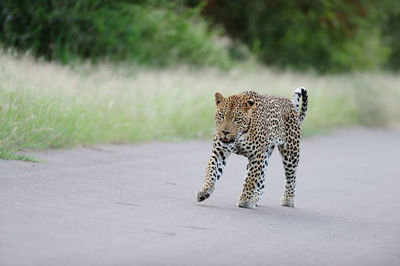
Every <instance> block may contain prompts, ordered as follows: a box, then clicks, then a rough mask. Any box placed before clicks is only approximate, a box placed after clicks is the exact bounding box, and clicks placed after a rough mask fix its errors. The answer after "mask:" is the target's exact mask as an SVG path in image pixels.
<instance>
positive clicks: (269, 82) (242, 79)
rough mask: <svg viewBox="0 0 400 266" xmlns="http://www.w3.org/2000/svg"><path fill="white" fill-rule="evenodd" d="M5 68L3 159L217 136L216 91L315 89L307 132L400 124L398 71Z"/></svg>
mask: <svg viewBox="0 0 400 266" xmlns="http://www.w3.org/2000/svg"><path fill="white" fill-rule="evenodd" d="M0 62H2V63H1V65H0V80H1V82H0V158H3V159H23V160H33V159H32V158H29V157H26V156H23V155H15V154H16V152H21V151H25V150H31V149H34V150H36V149H46V148H66V147H72V146H74V145H77V144H85V145H92V144H97V143H136V142H143V141H149V140H168V141H171V140H184V139H193V138H207V139H210V137H211V135H212V132H213V113H214V110H215V106H214V93H215V92H216V91H220V92H221V93H222V94H223V95H224V96H228V95H230V94H233V93H237V92H241V91H243V90H248V89H253V90H256V91H258V92H260V93H268V94H275V95H281V96H286V97H291V95H292V93H293V92H294V89H295V88H296V87H299V86H305V87H306V88H307V89H308V92H309V100H310V105H309V110H308V113H307V117H306V119H305V122H304V124H303V132H304V134H305V135H310V134H313V133H316V132H324V131H326V130H329V129H330V128H333V127H342V126H352V125H358V124H362V125H374V126H375V125H378V126H388V125H389V126H390V125H396V126H397V125H399V120H398V117H399V115H400V105H399V102H400V77H399V76H398V75H394V74H387V73H365V74H352V75H327V76H317V75H315V74H312V73H310V74H299V73H293V72H275V71H274V70H271V69H267V68H264V67H261V66H258V65H255V64H250V65H242V66H238V67H235V68H234V69H232V70H230V71H228V72H222V71H220V70H216V69H210V68H208V69H202V70H199V69H196V70H193V69H190V68H185V67H181V68H174V69H164V70H149V69H142V68H135V67H133V66H125V65H118V66H116V65H107V64H100V65H98V66H96V67H93V66H90V65H85V64H81V65H76V66H74V67H73V69H71V67H65V66H60V65H57V64H55V63H44V62H38V61H34V60H33V59H32V58H31V57H29V56H20V57H16V56H12V55H8V54H5V53H2V54H0ZM18 154H20V153H18ZM21 156H22V157H21Z"/></svg>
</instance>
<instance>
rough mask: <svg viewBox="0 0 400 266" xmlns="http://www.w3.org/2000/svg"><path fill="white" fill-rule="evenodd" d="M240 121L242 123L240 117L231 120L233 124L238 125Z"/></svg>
mask: <svg viewBox="0 0 400 266" xmlns="http://www.w3.org/2000/svg"><path fill="white" fill-rule="evenodd" d="M240 121H242V118H240V117H235V119H233V122H236V123H238V122H240Z"/></svg>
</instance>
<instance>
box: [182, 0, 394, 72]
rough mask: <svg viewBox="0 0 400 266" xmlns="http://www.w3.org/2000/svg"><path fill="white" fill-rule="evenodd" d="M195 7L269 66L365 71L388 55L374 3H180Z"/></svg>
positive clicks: (208, 0)
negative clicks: (197, 6) (199, 4)
mask: <svg viewBox="0 0 400 266" xmlns="http://www.w3.org/2000/svg"><path fill="white" fill-rule="evenodd" d="M386 1H387V2H390V3H391V4H392V5H393V4H395V1H392V0H386ZM199 2H205V4H204V8H203V10H202V13H203V14H204V15H205V16H207V17H209V18H212V19H213V20H214V21H215V23H216V24H222V25H223V26H224V28H225V29H226V31H227V32H228V33H229V35H230V36H232V37H234V38H236V39H238V40H241V41H243V42H244V43H245V44H247V46H248V47H249V48H250V49H251V50H252V51H253V52H254V53H255V54H256V55H257V56H258V58H259V59H260V60H261V61H262V62H264V63H266V64H269V65H278V66H281V67H288V66H289V67H293V68H295V69H300V70H304V69H307V68H315V69H317V70H318V71H320V72H338V71H350V70H366V69H373V68H379V66H380V65H382V64H383V63H384V61H385V60H386V57H387V55H388V52H389V50H388V49H387V48H386V47H384V45H383V44H382V41H381V31H380V27H379V25H380V23H379V18H378V16H377V15H378V14H379V12H378V11H381V9H382V8H381V7H380V6H379V4H377V2H376V1H372V0H360V1H352V0H332V1H326V0H317V1H271V0H269V1H247V0H237V1H229V0H206V1H196V0H187V1H186V3H187V4H188V5H189V6H195V5H197V4H198V3H199ZM388 6H389V5H388ZM385 12H386V10H385Z"/></svg>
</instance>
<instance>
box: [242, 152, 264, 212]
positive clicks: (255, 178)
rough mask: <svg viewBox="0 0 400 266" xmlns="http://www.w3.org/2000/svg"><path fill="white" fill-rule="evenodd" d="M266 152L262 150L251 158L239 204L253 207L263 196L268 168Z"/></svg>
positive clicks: (244, 206)
mask: <svg viewBox="0 0 400 266" xmlns="http://www.w3.org/2000/svg"><path fill="white" fill-rule="evenodd" d="M265 158H266V154H265V153H264V152H262V151H260V152H258V153H256V154H254V155H253V156H252V157H250V158H249V163H248V165H247V170H246V179H245V183H244V185H243V190H242V194H241V195H240V198H239V203H238V206H239V207H241V208H249V209H253V208H255V207H256V205H257V203H258V201H259V200H260V198H261V195H262V191H263V189H264V180H265V178H264V176H265V170H266V163H267V162H266V160H265Z"/></svg>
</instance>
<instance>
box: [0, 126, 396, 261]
mask: <svg viewBox="0 0 400 266" xmlns="http://www.w3.org/2000/svg"><path fill="white" fill-rule="evenodd" d="M209 152H210V143H209V142H205V141H193V142H184V143H150V144H142V145H137V146H122V145H121V146H111V145H109V146H97V147H95V148H76V149H72V150H50V151H42V152H36V153H33V154H34V155H35V156H37V157H39V158H40V159H42V160H43V161H45V163H40V164H35V163H25V162H18V161H0V169H1V170H0V265H202V266H204V265H230V266H231V265H380V266H382V265H400V197H399V193H400V167H399V164H400V161H399V160H400V131H394V130H380V129H352V130H340V131H336V132H335V133H333V134H332V135H329V136H319V137H312V138H308V139H305V140H304V141H303V143H302V157H301V164H300V167H299V170H298V187H297V207H296V208H294V209H293V208H287V207H281V206H279V199H280V196H281V192H282V189H283V185H284V176H283V170H282V164H281V162H280V158H279V155H278V153H277V152H274V154H273V155H272V158H271V159H272V161H271V164H270V168H269V171H268V173H267V180H268V182H267V188H266V191H265V193H264V198H263V199H262V202H261V206H259V207H257V208H256V209H255V210H247V209H241V208H237V207H236V201H237V199H238V196H239V193H240V191H241V187H242V182H243V180H244V172H245V165H246V159H245V158H244V157H239V156H234V155H233V156H232V157H230V158H229V160H228V164H227V168H226V171H225V173H224V175H223V177H222V180H221V181H220V183H219V184H218V186H217V189H216V191H215V193H214V194H213V195H212V197H211V198H209V199H208V200H206V201H204V202H202V203H197V202H196V201H195V195H196V192H197V190H198V189H199V188H200V186H201V183H202V181H203V173H204V169H205V166H206V163H207V160H208V155H209Z"/></svg>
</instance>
